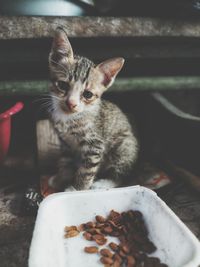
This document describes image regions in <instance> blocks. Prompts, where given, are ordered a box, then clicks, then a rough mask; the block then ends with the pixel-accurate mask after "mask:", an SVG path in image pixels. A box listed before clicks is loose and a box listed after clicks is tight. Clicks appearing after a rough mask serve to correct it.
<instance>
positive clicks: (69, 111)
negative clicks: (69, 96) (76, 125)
mask: <svg viewBox="0 0 200 267" xmlns="http://www.w3.org/2000/svg"><path fill="white" fill-rule="evenodd" d="M61 110H62V112H64V113H65V114H66V115H69V114H74V113H78V110H77V109H69V108H68V107H67V106H62V105H61Z"/></svg>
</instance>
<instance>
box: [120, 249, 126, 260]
mask: <svg viewBox="0 0 200 267" xmlns="http://www.w3.org/2000/svg"><path fill="white" fill-rule="evenodd" d="M119 255H120V256H121V257H122V258H126V253H124V252H123V250H122V249H120V251H119Z"/></svg>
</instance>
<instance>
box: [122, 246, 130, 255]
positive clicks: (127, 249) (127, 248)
mask: <svg viewBox="0 0 200 267" xmlns="http://www.w3.org/2000/svg"><path fill="white" fill-rule="evenodd" d="M121 249H122V251H123V252H124V253H126V254H128V253H129V252H130V249H129V247H128V246H127V245H122V246H121Z"/></svg>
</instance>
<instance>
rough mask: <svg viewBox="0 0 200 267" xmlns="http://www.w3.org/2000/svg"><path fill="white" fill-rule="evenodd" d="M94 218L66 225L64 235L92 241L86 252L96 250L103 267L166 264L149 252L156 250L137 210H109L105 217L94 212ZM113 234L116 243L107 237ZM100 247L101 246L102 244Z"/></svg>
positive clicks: (146, 266)
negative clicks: (81, 234)
mask: <svg viewBox="0 0 200 267" xmlns="http://www.w3.org/2000/svg"><path fill="white" fill-rule="evenodd" d="M95 219H96V220H95V221H90V222H87V223H83V224H81V225H80V226H66V227H65V238H71V237H75V236H78V235H79V234H80V233H81V232H83V237H84V238H85V239H86V240H88V241H95V243H96V245H95V246H86V247H85V248H83V250H84V251H85V252H86V253H98V254H99V258H100V259H99V260H100V262H101V263H102V264H103V265H104V266H105V267H120V266H122V267H125V266H126V267H167V265H166V264H164V263H161V262H160V260H159V259H158V258H156V257H150V256H148V255H147V254H150V253H152V252H154V251H156V247H155V245H154V244H153V243H152V242H151V241H150V240H149V238H148V231H147V227H146V225H145V222H144V219H143V215H142V213H141V212H140V211H133V210H129V211H127V212H122V213H119V212H116V211H114V210H111V212H110V214H109V215H108V217H107V218H105V217H103V216H100V215H97V216H96V217H95ZM109 236H110V237H116V238H118V240H119V244H116V243H114V242H110V243H108V237H109ZM102 246H103V247H102Z"/></svg>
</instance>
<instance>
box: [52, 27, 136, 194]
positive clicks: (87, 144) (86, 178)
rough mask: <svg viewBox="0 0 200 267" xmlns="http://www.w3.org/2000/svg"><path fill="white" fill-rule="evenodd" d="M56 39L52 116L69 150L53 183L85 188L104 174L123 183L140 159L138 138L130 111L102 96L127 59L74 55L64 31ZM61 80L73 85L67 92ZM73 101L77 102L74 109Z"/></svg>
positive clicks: (54, 46)
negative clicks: (102, 59)
mask: <svg viewBox="0 0 200 267" xmlns="http://www.w3.org/2000/svg"><path fill="white" fill-rule="evenodd" d="M56 38H59V40H55V39H56ZM55 39H54V43H53V46H52V51H51V53H50V59H49V66H50V75H51V80H52V86H51V95H52V100H51V106H52V109H51V112H50V115H51V121H52V123H53V126H54V128H55V129H56V131H57V133H58V136H59V137H60V140H61V142H62V143H63V148H64V149H63V156H62V158H60V159H59V163H58V173H57V175H56V177H55V179H54V181H53V185H54V187H56V188H58V189H60V190H63V189H64V187H66V186H71V185H73V186H74V187H75V188H76V189H77V190H83V189H89V188H91V187H95V186H94V185H95V181H97V180H98V179H100V178H101V179H102V178H103V179H110V180H112V183H111V182H109V183H106V184H112V185H113V186H120V185H121V184H122V183H123V182H124V179H125V178H126V177H127V176H128V175H130V172H131V170H132V167H133V165H134V163H135V162H136V159H137V155H138V140H137V138H136V136H135V133H134V132H133V130H132V128H131V125H130V124H129V122H128V120H127V117H126V116H125V114H123V113H122V111H121V110H120V109H119V108H118V107H117V106H116V105H114V104H112V103H110V102H108V101H105V100H101V95H102V94H103V92H104V91H105V90H106V89H107V88H108V87H109V86H110V85H111V84H112V82H113V81H114V79H115V77H116V75H117V73H118V72H119V71H120V69H121V67H122V65H123V59H121V58H117V59H111V60H108V61H106V62H105V63H104V62H103V63H101V64H100V65H97V66H96V65H95V64H94V63H92V62H91V61H90V60H89V59H86V58H84V57H79V56H74V54H73V51H72V48H71V45H70V43H69V41H68V39H67V37H66V35H65V34H64V33H63V32H62V31H61V30H59V33H57V34H56V37H55ZM56 45H57V46H56ZM65 50H66V51H65ZM60 51H61V52H62V53H60ZM59 81H63V82H65V83H66V84H67V86H66V91H65V90H60V88H57V87H58V85H59ZM65 83H64V89H65ZM61 85H63V83H62V84H61ZM85 90H86V91H90V92H91V93H92V97H91V99H86V98H85V97H84V92H85ZM68 102H69V103H70V104H71V102H73V105H74V106H73V108H72V109H69V108H68V104H69V103H68ZM66 148H67V150H68V151H67V150H66Z"/></svg>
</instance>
